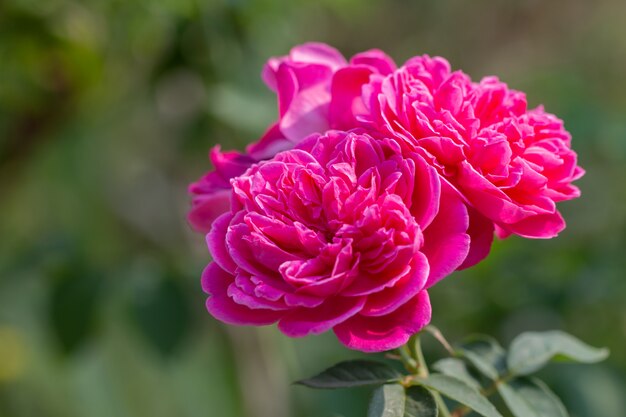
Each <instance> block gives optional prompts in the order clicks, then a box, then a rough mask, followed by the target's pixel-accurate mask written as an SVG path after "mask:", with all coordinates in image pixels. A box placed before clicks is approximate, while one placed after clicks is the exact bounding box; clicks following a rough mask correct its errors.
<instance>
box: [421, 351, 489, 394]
mask: <svg viewBox="0 0 626 417" xmlns="http://www.w3.org/2000/svg"><path fill="white" fill-rule="evenodd" d="M433 369H434V370H436V371H439V372H441V373H442V374H445V375H449V376H453V377H456V378H458V379H460V380H461V381H463V382H465V383H466V384H467V385H470V386H472V387H474V388H476V389H480V388H481V387H480V384H479V383H478V381H476V379H475V378H474V377H473V376H472V374H471V373H470V371H469V369H467V365H466V364H465V362H463V361H462V360H461V359H456V358H444V359H441V360H438V361H437V362H435V363H434V364H433Z"/></svg>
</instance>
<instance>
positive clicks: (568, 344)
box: [507, 331, 609, 375]
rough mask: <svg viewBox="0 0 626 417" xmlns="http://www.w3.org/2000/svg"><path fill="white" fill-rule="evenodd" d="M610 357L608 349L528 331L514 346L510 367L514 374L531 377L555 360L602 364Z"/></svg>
mask: <svg viewBox="0 0 626 417" xmlns="http://www.w3.org/2000/svg"><path fill="white" fill-rule="evenodd" d="M608 355H609V351H608V349H604V348H602V349H598V348H594V347H592V346H589V345H587V344H586V343H583V342H582V341H580V340H578V339H576V338H575V337H573V336H571V335H569V334H567V333H564V332H561V331H549V332H527V333H522V334H521V335H519V336H518V337H516V338H515V339H514V340H513V342H512V343H511V347H510V349H509V355H508V357H507V365H508V368H509V371H510V372H511V373H512V374H513V375H528V374H531V373H533V372H535V371H537V370H539V369H541V368H542V367H543V366H545V365H546V364H547V363H548V362H549V361H550V360H551V359H553V358H555V357H557V356H558V357H559V358H563V359H568V360H572V361H576V362H583V363H594V362H599V361H601V360H603V359H606V357H607V356H608Z"/></svg>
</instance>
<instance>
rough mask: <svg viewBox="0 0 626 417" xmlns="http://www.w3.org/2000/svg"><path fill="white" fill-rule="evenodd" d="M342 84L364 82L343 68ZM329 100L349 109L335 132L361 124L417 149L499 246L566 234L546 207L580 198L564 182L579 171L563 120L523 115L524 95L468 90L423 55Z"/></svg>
mask: <svg viewBox="0 0 626 417" xmlns="http://www.w3.org/2000/svg"><path fill="white" fill-rule="evenodd" d="M343 75H344V77H345V78H346V79H359V80H364V77H363V76H362V74H359V73H356V72H355V70H352V69H345V70H343ZM336 92H337V94H336V96H334V97H333V101H336V102H337V103H345V102H353V103H355V104H353V106H352V107H351V108H352V113H351V115H347V116H346V115H344V116H343V118H341V119H337V120H335V121H334V124H333V127H334V128H344V127H345V125H346V124H349V125H351V126H354V125H357V124H360V125H362V126H368V127H370V128H373V129H376V130H378V131H380V132H383V133H384V134H386V135H388V136H392V137H395V138H397V139H399V141H400V142H401V143H402V144H403V147H405V148H407V149H409V150H410V151H413V150H415V149H420V152H422V153H423V154H424V156H425V157H426V158H427V159H428V160H429V161H431V163H432V164H433V165H434V166H435V167H437V169H438V171H439V173H440V174H441V175H442V176H443V177H445V178H446V179H447V180H448V181H450V182H451V183H452V184H453V185H454V186H455V187H456V188H458V189H459V190H460V191H461V193H462V194H463V195H464V196H465V197H466V198H467V200H468V201H469V202H470V204H471V205H472V206H473V207H475V208H476V209H477V210H478V211H479V212H480V213H481V214H482V215H484V216H486V217H487V218H489V219H491V220H492V221H493V222H494V223H495V224H496V225H497V231H498V234H499V235H500V236H501V237H504V236H507V235H508V234H510V233H514V234H518V235H520V236H524V237H530V238H550V237H554V236H556V235H557V234H558V233H559V232H560V231H561V230H563V228H564V227H565V222H564V221H563V218H562V217H561V215H560V213H559V212H558V211H557V208H556V204H555V203H556V202H559V201H563V200H569V199H572V198H575V197H578V196H579V195H580V192H579V190H578V188H577V187H575V186H574V185H572V181H574V180H576V179H578V178H580V177H581V176H582V175H583V173H584V171H583V170H582V169H581V168H580V167H579V166H577V163H576V154H575V153H574V152H573V151H572V149H571V147H570V140H571V138H570V134H569V133H568V132H567V131H566V130H565V129H564V127H563V123H562V121H561V120H559V119H558V118H556V117H555V116H554V115H552V114H550V113H546V112H545V111H544V110H543V108H542V107H539V108H536V109H534V110H527V105H526V98H525V96H524V94H523V93H521V92H518V91H515V90H511V89H509V88H508V87H507V86H506V84H504V83H502V82H500V81H498V79H497V78H495V77H486V78H484V79H483V80H482V81H480V82H479V83H473V82H472V81H471V79H470V78H469V77H468V76H467V75H466V74H464V73H463V72H461V71H455V72H451V70H450V65H449V64H448V62H447V61H446V60H445V59H443V58H430V57H428V56H422V57H415V58H412V59H410V60H409V61H408V62H407V63H406V64H405V65H404V66H403V67H401V68H400V69H398V70H397V71H395V72H394V73H393V74H389V75H387V76H383V75H377V74H371V75H370V76H369V77H367V80H366V81H365V82H362V83H361V84H360V85H358V86H353V87H352V88H351V89H341V88H337V89H336ZM333 105H334V104H332V103H331V106H333Z"/></svg>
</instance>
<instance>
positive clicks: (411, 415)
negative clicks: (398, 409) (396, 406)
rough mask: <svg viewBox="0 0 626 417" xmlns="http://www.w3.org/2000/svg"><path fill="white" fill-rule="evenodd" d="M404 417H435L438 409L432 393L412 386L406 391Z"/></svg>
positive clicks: (420, 387) (417, 386)
mask: <svg viewBox="0 0 626 417" xmlns="http://www.w3.org/2000/svg"><path fill="white" fill-rule="evenodd" d="M405 393H406V399H405V403H404V417H437V415H438V414H439V409H438V408H437V401H436V400H435V397H434V396H433V394H432V392H430V391H429V390H427V389H426V388H424V387H422V386H419V385H414V386H412V387H409V388H407V389H406V392H405Z"/></svg>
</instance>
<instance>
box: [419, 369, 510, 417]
mask: <svg viewBox="0 0 626 417" xmlns="http://www.w3.org/2000/svg"><path fill="white" fill-rule="evenodd" d="M416 381H417V382H418V383H420V384H422V385H424V386H425V387H427V388H430V389H433V390H435V391H438V392H440V393H441V394H443V395H445V396H446V397H448V398H451V399H453V400H455V401H458V402H459V403H461V404H463V405H466V406H468V407H469V408H471V409H472V410H474V411H475V412H477V413H478V414H480V415H482V416H485V417H502V415H501V414H500V413H499V412H498V410H496V408H495V407H494V406H493V404H491V403H490V402H489V400H487V398H485V396H484V395H482V394H481V393H480V392H479V391H478V390H477V389H476V388H474V387H472V386H470V385H468V384H467V383H465V382H463V381H462V380H460V379H458V378H455V377H453V376H448V375H443V374H433V375H430V376H429V377H427V378H416Z"/></svg>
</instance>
